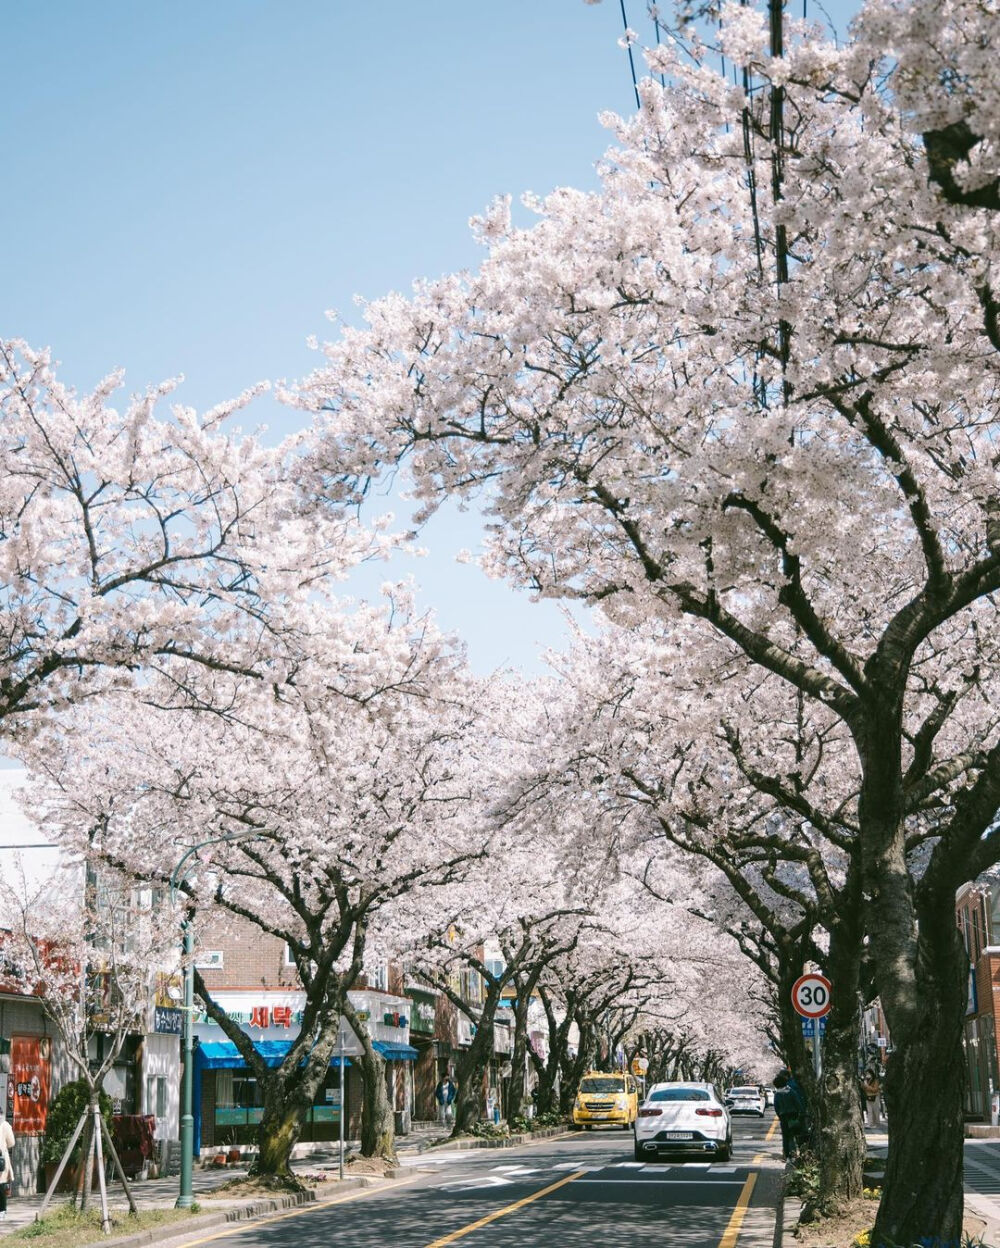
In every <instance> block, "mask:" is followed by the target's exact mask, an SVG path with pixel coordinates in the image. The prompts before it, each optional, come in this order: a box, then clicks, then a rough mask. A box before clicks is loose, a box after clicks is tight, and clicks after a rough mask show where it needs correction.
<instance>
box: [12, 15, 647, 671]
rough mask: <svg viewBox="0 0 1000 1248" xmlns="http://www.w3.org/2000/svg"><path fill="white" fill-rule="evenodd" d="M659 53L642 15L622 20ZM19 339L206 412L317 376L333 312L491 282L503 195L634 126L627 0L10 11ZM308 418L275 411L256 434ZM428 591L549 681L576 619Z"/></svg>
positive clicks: (444, 550) (493, 651)
mask: <svg viewBox="0 0 1000 1248" xmlns="http://www.w3.org/2000/svg"><path fill="white" fill-rule="evenodd" d="M626 9H627V12H628V16H629V20H630V22H631V24H632V25H633V26H634V27H636V29H637V30H639V32H640V34H641V36H642V38H643V40H644V41H646V42H648V41H650V40H651V36H652V29H651V23H650V22H649V21H648V19H647V18H646V16H645V0H626ZM3 16H4V45H5V57H4V73H3V75H2V76H0V110H2V114H3V116H4V117H5V119H6V132H7V139H8V144H9V146H8V151H7V170H8V174H7V178H6V186H5V191H4V194H3V196H2V197H0V223H2V228H3V232H4V236H5V237H6V239H7V246H6V263H5V264H4V276H3V283H2V295H0V335H3V336H19V337H24V338H26V339H27V340H28V341H29V342H31V343H32V344H33V345H34V346H39V347H40V346H51V347H52V349H53V352H54V354H55V356H56V358H57V359H59V360H61V361H62V370H61V375H62V378H63V380H64V381H67V382H69V383H71V384H73V385H75V386H76V387H77V388H78V389H85V388H89V387H90V386H92V385H93V384H94V382H95V381H97V380H98V378H100V377H101V376H103V375H104V374H105V373H106V372H107V371H108V370H109V369H110V368H112V367H114V366H117V365H122V366H124V367H125V369H126V370H127V385H128V387H129V388H130V389H136V390H138V389H142V388H144V387H145V386H146V385H147V384H149V383H151V382H155V381H158V380H160V379H162V378H165V377H171V376H175V375H177V374H179V373H183V374H184V375H185V379H186V380H185V383H184V385H183V387H182V389H181V391H180V393H179V398H180V399H181V400H182V401H184V402H186V403H191V404H193V405H195V406H197V407H200V408H204V407H208V406H210V405H212V404H214V403H216V402H218V401H219V400H221V399H224V398H227V397H229V396H231V395H234V394H236V393H238V392H239V391H240V390H242V389H243V388H244V387H245V386H247V385H249V384H251V383H253V382H255V381H257V380H260V379H264V378H268V379H272V380H276V379H280V378H294V377H298V376H302V375H303V374H304V373H306V372H307V371H308V370H310V369H311V368H312V367H314V366H315V364H316V362H317V358H316V356H315V354H314V353H312V352H310V351H309V350H308V349H307V348H306V345H305V342H306V337H307V335H309V334H317V335H319V336H320V337H321V338H322V337H323V336H324V335H325V334H327V333H328V330H329V326H328V324H327V322H326V321H325V319H324V312H325V310H326V309H328V308H338V309H341V310H342V311H343V312H345V313H347V314H350V315H354V313H353V310H352V303H351V301H352V298H353V296H354V295H355V294H356V293H360V294H362V295H364V296H367V297H374V296H377V295H379V294H382V293H385V292H386V291H388V290H392V289H396V290H399V289H403V290H405V289H408V287H409V285H410V283H411V281H412V280H413V279H414V278H415V277H418V276H425V275H426V276H436V275H438V274H440V273H443V272H446V271H450V270H453V269H456V268H461V267H464V266H468V265H473V264H475V263H476V260H477V257H478V249H477V248H476V247H475V246H474V245H473V243H472V242H471V240H470V237H469V233H468V226H467V222H468V218H469V217H470V216H471V215H473V214H474V213H478V212H480V211H481V210H482V209H483V208H484V207H485V205H486V204H487V203H488V202H489V201H490V199H492V197H493V196H494V195H497V194H501V193H504V192H508V191H509V192H512V193H513V194H514V195H515V197H516V196H517V195H518V194H520V193H521V192H522V191H524V190H532V191H536V192H539V193H544V192H546V191H548V190H549V189H551V188H552V187H553V186H557V185H564V184H571V185H576V186H588V185H592V184H593V183H594V181H595V179H594V172H593V166H594V162H595V161H596V160H597V159H598V158H599V157H600V155H601V153H602V151H603V150H604V148H605V146H606V145H607V137H606V134H605V132H604V131H603V130H602V129H601V127H600V125H599V124H598V122H597V114H598V113H599V112H600V111H601V110H603V109H612V110H615V111H619V112H628V111H631V109H632V108H633V107H634V100H633V95H632V84H631V79H630V76H629V69H628V61H627V56H626V54H625V52H623V51H622V49H621V48H620V47H618V46H617V40H618V38H619V36H620V35H621V33H622V19H621V10H620V6H619V0H604V3H603V4H599V5H596V6H590V5H585V4H583V3H582V0H504V2H503V3H500V4H498V3H486V2H485V0H420V2H418V0H408V2H405V3H404V2H403V0H380V2H378V3H359V2H358V0H294V3H289V2H288V0H208V2H206V0H172V2H170V3H167V2H166V0H143V2H142V3H140V4H137V3H135V0H98V2H95V3H89V4H84V3H81V2H80V0H46V3H44V4H40V3H24V2H22V3H19V4H18V3H11V2H10V0H8V3H7V4H5V5H4V14H3ZM295 419H296V418H295V417H293V416H291V415H290V414H289V413H287V412H285V411H283V410H282V409H279V408H278V407H277V406H276V405H274V404H273V403H271V402H265V403H263V404H261V405H260V407H259V408H255V409H252V412H251V415H250V416H249V417H248V418H247V419H245V421H244V423H245V424H251V423H256V422H261V423H267V424H270V425H271V426H272V428H274V429H275V430H276V432H277V431H284V430H285V429H287V428H290V427H292V422H293V421H294V420H295ZM477 530H478V525H477V522H476V518H475V516H474V515H465V516H462V515H460V514H459V513H457V512H455V511H449V512H447V513H446V514H445V515H443V516H442V517H440V518H439V519H437V520H436V521H435V522H434V523H433V525H432V526H431V527H430V529H429V530H428V532H427V534H426V539H425V544H427V545H429V546H430V547H431V548H432V551H433V554H432V557H431V558H430V559H428V560H424V561H421V562H420V563H419V564H417V565H416V566H415V567H414V569H413V570H414V572H415V574H416V575H417V577H418V579H419V581H420V582H421V584H422V585H423V587H424V592H423V595H422V601H423V602H424V603H425V604H426V605H433V606H434V607H435V609H436V610H437V612H438V617H439V619H440V622H441V623H442V625H443V626H445V627H446V628H450V629H455V630H457V631H459V632H460V633H461V634H462V635H463V636H464V637H465V639H466V641H467V643H468V645H469V649H470V657H471V658H472V661H473V663H474V665H475V667H476V668H477V669H478V670H480V671H485V670H490V669H492V668H493V667H495V666H497V665H500V664H503V663H512V664H515V665H517V666H520V667H522V668H524V669H525V670H529V671H530V670H538V667H539V664H538V661H537V655H538V647H539V643H544V644H558V643H559V642H560V639H561V638H562V636H563V626H562V623H561V618H560V616H559V613H558V610H557V608H556V607H555V606H554V605H553V604H551V603H546V604H531V603H529V602H528V600H527V599H526V598H524V597H523V596H521V597H519V596H517V595H514V594H513V593H512V591H510V590H509V589H508V588H507V587H505V586H503V585H496V584H492V583H490V582H488V581H486V579H485V578H484V577H483V576H482V575H481V574H480V573H479V572H478V570H477V569H476V568H474V567H471V566H468V565H466V566H462V565H456V564H455V563H454V561H453V556H454V552H456V551H457V550H458V549H460V548H462V547H474V546H475V545H476V543H477V540H478V531H477Z"/></svg>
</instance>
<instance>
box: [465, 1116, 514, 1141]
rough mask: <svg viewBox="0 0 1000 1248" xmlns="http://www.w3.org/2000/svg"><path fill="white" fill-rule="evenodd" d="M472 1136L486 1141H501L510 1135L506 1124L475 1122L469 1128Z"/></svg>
mask: <svg viewBox="0 0 1000 1248" xmlns="http://www.w3.org/2000/svg"><path fill="white" fill-rule="evenodd" d="M469 1134H470V1135H478V1136H479V1137H480V1138H482V1139H484V1140H500V1139H505V1138H506V1137H507V1136H508V1135H510V1131H509V1130H508V1128H507V1124H506V1123H505V1122H487V1121H485V1120H484V1121H482V1122H474V1123H473V1124H472V1126H471V1127H470V1128H469Z"/></svg>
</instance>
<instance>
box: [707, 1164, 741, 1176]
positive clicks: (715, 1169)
mask: <svg viewBox="0 0 1000 1248" xmlns="http://www.w3.org/2000/svg"><path fill="white" fill-rule="evenodd" d="M708 1173H709V1174H735V1173H736V1167H735V1166H710V1167H709V1170H708Z"/></svg>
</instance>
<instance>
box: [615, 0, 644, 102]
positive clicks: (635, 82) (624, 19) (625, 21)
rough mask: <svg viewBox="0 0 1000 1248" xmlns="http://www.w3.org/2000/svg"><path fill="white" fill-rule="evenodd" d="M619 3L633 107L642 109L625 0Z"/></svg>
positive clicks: (620, 0)
mask: <svg viewBox="0 0 1000 1248" xmlns="http://www.w3.org/2000/svg"><path fill="white" fill-rule="evenodd" d="M619 3H620V4H621V10H622V24H623V26H624V27H625V43H626V46H627V47H628V63H629V68H630V69H631V70H632V90H633V91H634V92H635V106H636V108H642V100H640V99H639V80H638V79H637V78H636V76H635V57H634V56H633V55H632V41H631V39H629V34H628V30H629V27H628V18H627V17H626V15H625V0H619Z"/></svg>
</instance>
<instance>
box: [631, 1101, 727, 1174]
mask: <svg viewBox="0 0 1000 1248" xmlns="http://www.w3.org/2000/svg"><path fill="white" fill-rule="evenodd" d="M732 1150H733V1133H732V1124H731V1122H730V1119H729V1110H728V1109H726V1106H725V1105H724V1104H723V1100H722V1097H721V1096H720V1095H719V1090H718V1088H716V1087H715V1085H714V1084H711V1083H654V1084H653V1086H652V1087H651V1088H650V1089H649V1090H648V1092H647V1093H646V1099H645V1100H644V1101H643V1102H642V1104H641V1105H640V1106H639V1115H638V1117H637V1118H636V1120H635V1159H636V1161H655V1160H657V1159H658V1158H660V1157H665V1156H671V1155H676V1154H678V1153H700V1154H701V1155H702V1156H704V1155H705V1154H710V1155H711V1156H712V1157H714V1158H715V1159H716V1160H717V1161H728V1160H729V1158H730V1156H731V1154H732Z"/></svg>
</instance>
